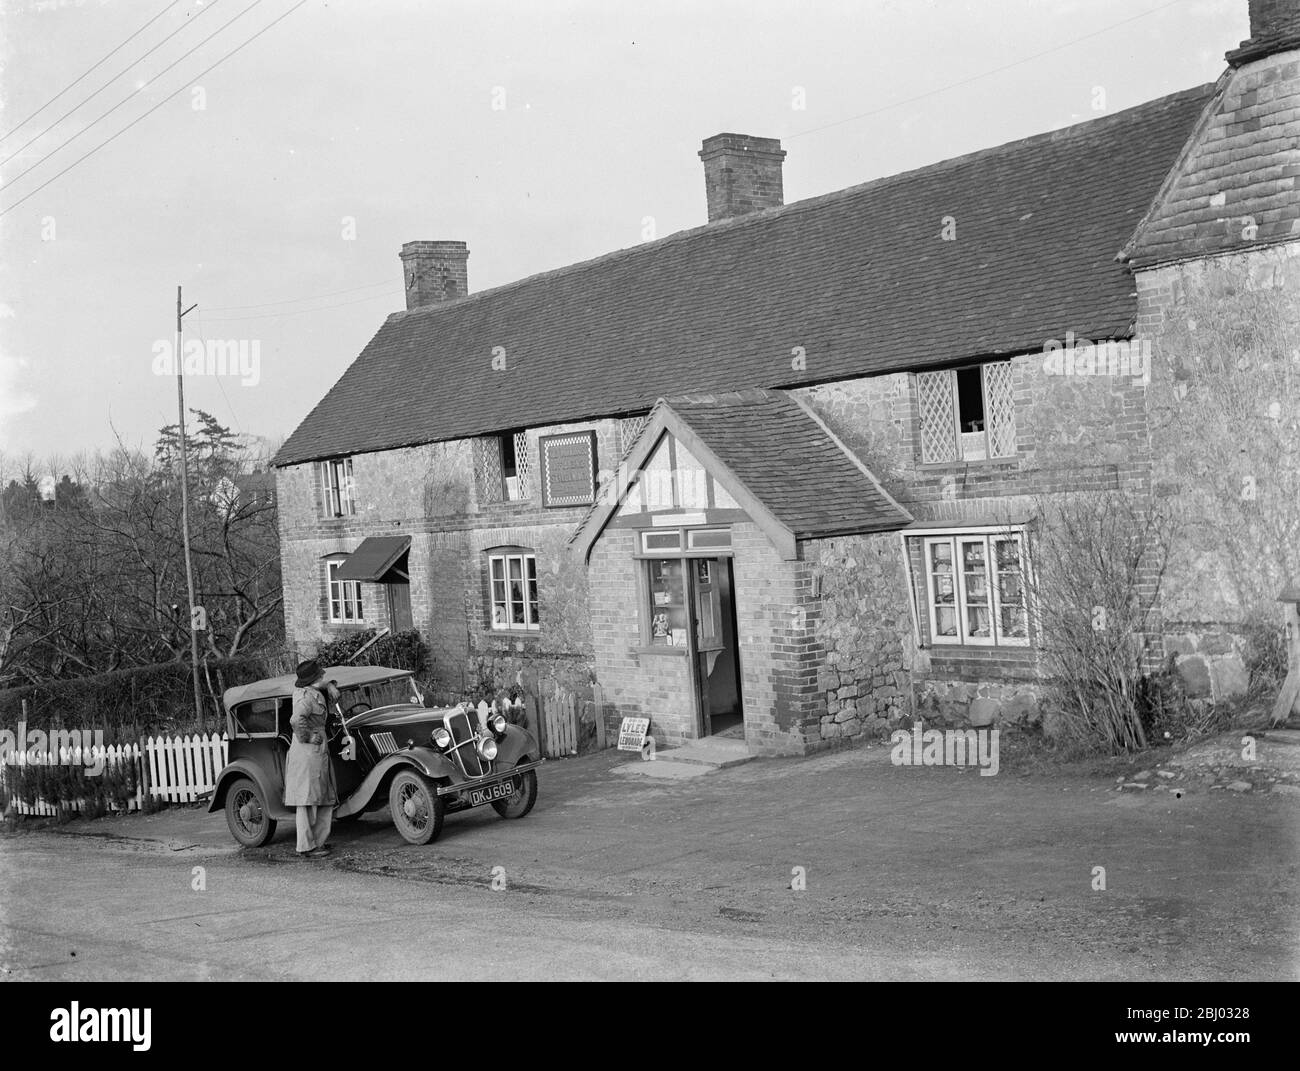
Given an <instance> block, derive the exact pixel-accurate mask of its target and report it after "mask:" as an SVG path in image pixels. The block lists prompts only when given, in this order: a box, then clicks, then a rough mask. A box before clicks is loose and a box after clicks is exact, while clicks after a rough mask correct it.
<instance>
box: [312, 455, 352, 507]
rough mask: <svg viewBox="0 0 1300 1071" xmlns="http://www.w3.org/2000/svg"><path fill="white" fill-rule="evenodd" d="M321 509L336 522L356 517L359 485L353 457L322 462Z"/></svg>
mask: <svg viewBox="0 0 1300 1071" xmlns="http://www.w3.org/2000/svg"><path fill="white" fill-rule="evenodd" d="M345 499H346V503H345ZM345 504H346V506H347V510H346V511H344V509H343V507H344V505H345ZM321 507H322V509H323V510H324V512H325V516H326V517H330V518H333V519H336V520H337V519H341V518H344V517H355V516H356V514H357V485H356V476H355V475H354V473H353V471H352V458H351V457H331V458H327V459H326V460H324V461H322V462H321Z"/></svg>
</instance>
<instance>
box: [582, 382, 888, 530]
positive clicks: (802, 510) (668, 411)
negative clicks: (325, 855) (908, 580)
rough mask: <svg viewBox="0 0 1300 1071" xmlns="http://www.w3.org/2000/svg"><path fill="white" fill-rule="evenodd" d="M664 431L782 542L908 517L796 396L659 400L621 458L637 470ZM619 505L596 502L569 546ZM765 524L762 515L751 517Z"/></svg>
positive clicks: (734, 394)
mask: <svg viewBox="0 0 1300 1071" xmlns="http://www.w3.org/2000/svg"><path fill="white" fill-rule="evenodd" d="M664 431H668V432H670V433H672V434H674V435H676V436H677V437H678V439H679V440H681V441H682V442H683V444H684V445H685V446H686V447H687V448H688V449H689V450H691V451H692V452H693V453H697V454H699V455H702V456H699V458H698V460H699V461H700V462H701V463H702V464H703V465H704V466H705V467H706V468H708V469H709V470H710V471H711V472H712V474H713V476H714V478H715V479H719V480H721V481H722V483H723V486H725V487H727V489H728V490H729V491H730V492H731V493H732V495H734V496H735V497H736V498H737V499H739V500H740V501H741V504H742V505H744V504H745V503H746V501H747V500H749V499H752V500H753V502H754V507H752V508H751V512H752V511H753V509H754V508H756V509H758V510H760V511H761V512H762V513H764V514H765V515H766V519H769V520H770V521H772V522H775V524H774V526H773V527H775V528H777V529H778V530H783V532H782V540H781V541H782V542H783V543H787V544H789V545H790V546H791V547H792V546H793V541H794V540H798V539H816V538H824V537H827V536H833V535H848V534H854V533H865V532H885V531H894V530H896V529H899V528H902V527H903V526H905V525H907V524H908V523H910V522H911V520H912V515H911V514H910V513H908V512H907V510H905V509H904V508H903V507H902V506H900V505H899V504H898V503H897V502H895V501H894V499H893V498H891V497H890V496H889V494H888V492H886V491H885V490H884V489H883V488H882V487H881V486H880V483H879V482H878V481H877V480H876V478H875V476H874V475H872V473H871V472H870V470H869V469H867V467H866V465H864V464H863V463H862V461H861V460H860V459H859V458H858V457H857V455H855V454H854V453H853V452H852V451H851V450H850V449H849V448H848V447H847V446H845V445H844V444H843V443H842V442H841V441H840V440H839V439H838V438H837V437H836V436H835V435H834V433H833V432H831V431H830V429H829V428H827V427H826V425H825V424H824V423H823V422H822V421H821V420H820V418H818V417H817V415H816V414H815V413H814V412H813V411H812V410H811V409H810V408H808V407H807V406H806V405H804V404H803V403H802V402H800V401H798V400H796V399H795V398H794V397H793V396H792V395H789V394H785V393H782V392H780V391H772V390H758V389H750V390H744V391H730V392H726V393H721V394H694V395H687V396H682V397H676V398H667V399H663V398H661V399H659V401H658V402H656V403H655V407H654V408H653V409H652V410H651V412H650V419H649V420H648V421H647V422H646V424H645V426H644V428H643V429H642V430H641V431H640V433H639V434H638V435H637V438H636V441H635V442H634V443H633V444H632V445H631V447H629V450H628V452H627V454H626V455H625V458H624V463H625V465H626V466H627V467H628V468H629V469H630V470H631V472H632V473H635V471H636V470H637V469H638V468H639V467H640V466H641V465H643V464H644V463H645V461H646V459H647V457H648V455H649V453H650V452H651V450H652V449H653V447H654V446H655V444H656V443H657V442H658V440H659V437H660V434H661V433H662V432H664ZM617 505H618V503H617V502H614V501H607V500H604V501H598V502H597V503H596V504H595V505H593V506H592V507H591V509H590V510H588V511H587V515H586V516H585V517H583V519H582V521H581V522H580V523H579V524H578V526H577V527H576V528H575V529H574V533H573V536H572V537H571V538H570V540H569V542H570V543H571V544H576V545H578V546H579V547H581V548H582V549H584V550H588V549H589V548H590V546H591V544H592V542H593V541H594V540H595V539H596V538H597V536H598V535H599V534H600V530H601V528H603V526H604V525H605V523H606V522H607V521H608V520H609V518H610V517H611V516H612V515H613V512H614V509H615V508H616V507H617ZM754 519H755V520H758V521H759V522H760V524H761V523H763V520H764V518H760V517H755V518H754Z"/></svg>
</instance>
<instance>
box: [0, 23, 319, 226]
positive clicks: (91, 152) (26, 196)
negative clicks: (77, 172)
mask: <svg viewBox="0 0 1300 1071" xmlns="http://www.w3.org/2000/svg"><path fill="white" fill-rule="evenodd" d="M306 2H307V0H298V3H296V4H294V5H293V7H291V8H289V10H288V11H286V12H285V13H284V14H283V15H280V16H279V17H278V18H276V19H274V20H272V21H271V22H269V23H267V24H266V25H265V26H263V27H262V28H261V29H260V30H258V31H257V33H255V34H253V36H252V37H249V38H248V39H247V40H245V41H244V42H243V43H242V44H238V45H236V46H235V47H234V48H232V49H231V50H230V51H229V52H227V53H226V54H225V55H224V56H222V57H221V58H220V59H219V60H217V62H216V63H214V64H212V65H211V66H210V67H206V68H205V69H204V70H202V71H200V72H199V73H198V74H196V75H195V76H194V77H193V78H191V79H189V80H188V81H187V82H186V83H185V84H184V85H182V86H181V87H180V88H179V89H177V90H175V91H174V92H172V93H169V94H168V95H167V96H165V97H163V99H162V100H160V101H159V102H158V103H157V104H155V105H154V106H153V107H152V108H150V109H149V110H148V111H147V112H145V113H144V114H143V115H140V116H137V117H136V118H135V119H132V120H131V122H129V123H127V125H126V126H124V127H122V129H121V130H119V131H118V132H117V133H116V134H114V135H112V136H111V137H109V138H105V139H104V140H103V141H101V142H100V143H99V144H98V145H96V146H95V147H94V148H93V149H91V150H89V151H88V152H84V153H82V154H81V155H80V156H78V157H77V158H76V159H75V160H73V161H72V163H70V164H69V165H68V166H67V167H65V168H64V169H63V170H62V171H58V172H56V173H55V174H54V175H52V176H50V177H49V178H47V179H46V180H45V181H44V182H42V183H41V184H40V185H39V186H37V187H36V189H34V190H32V191H31V193H27V194H24V195H23V196H22V197H20V198H18V200H16V201H15V202H14V203H13V204H11V205H9V207H8V208H3V209H0V216H4V215H8V214H9V213H10V212H12V211H13V210H14V209H15V208H17V207H18V206H19V205H20V204H22V203H23V202H24V201H27V200H29V199H31V198H32V197H35V196H36V195H37V194H38V193H40V192H41V190H43V189H45V187H46V186H48V185H49V184H50V183H51V182H54V181H56V180H58V179H60V178H62V177H63V176H64V175H66V174H67V173H68V172H69V171H71V170H72V169H73V168H74V167H76V166H77V165H78V164H79V163H81V162H82V161H83V160H86V159H89V158H90V157H91V156H94V155H95V153H97V152H99V150H100V149H102V148H104V146H106V145H111V144H112V143H113V142H114V141H116V140H117V139H118V138H120V137H121V136H122V135H123V134H125V133H126V132H127V131H128V130H130V129H131V128H132V127H133V126H135V125H136V123H139V122H142V121H143V120H145V119H147V118H148V117H149V116H151V115H153V113H154V112H156V111H157V110H158V109H159V108H161V107H162V106H163V105H164V104H166V103H167V102H168V101H169V100H171V99H172V98H173V97H177V96H179V95H180V94H181V93H184V92H185V90H186V89H188V88H189V87H190V83H192V82H194V81H197V80H198V79H200V78H202V77H204V75H206V74H209V73H210V72H212V71H214V70H216V68H218V67H220V66H221V64H223V63H225V62H226V60H228V59H229V58H230V57H231V56H233V55H234V54H235V53H236V52H239V51H240V50H241V49H243V48H246V47H247V46H248V45H250V44H252V43H253V42H254V41H256V40H257V39H258V38H259V37H261V36H262V34H264V33H266V31H267V30H269V29H271V27H273V26H275V25H276V24H277V23H280V22H283V21H284V20H285V19H287V18H288V17H289V16H290V15H292V14H293V13H294V12H295V11H297V10H298V9H299V8H300V7H302V6H303V4H305V3H306Z"/></svg>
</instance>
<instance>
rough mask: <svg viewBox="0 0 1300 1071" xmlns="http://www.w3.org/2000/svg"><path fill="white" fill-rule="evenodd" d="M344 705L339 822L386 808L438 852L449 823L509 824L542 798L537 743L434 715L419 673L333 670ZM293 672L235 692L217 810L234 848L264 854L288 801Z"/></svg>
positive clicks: (338, 722) (287, 815)
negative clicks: (478, 811) (486, 815)
mask: <svg viewBox="0 0 1300 1071" xmlns="http://www.w3.org/2000/svg"><path fill="white" fill-rule="evenodd" d="M325 673H326V676H327V677H328V679H330V680H332V681H334V682H335V684H336V685H337V686H338V689H339V692H340V699H339V702H338V703H337V704H334V706H333V707H332V709H331V712H330V720H329V733H328V735H329V750H330V755H331V758H332V761H333V764H334V778H335V781H336V783H337V785H338V795H339V805H338V808H337V809H336V810H335V812H334V817H335V820H336V821H337V820H347V819H354V818H359V817H361V815H362V814H364V813H365V812H366V811H373V810H377V809H379V808H381V807H383V806H384V805H385V804H387V805H388V808H389V811H390V813H391V814H392V819H393V825H395V826H396V827H397V831H398V832H399V833H400V834H401V835H402V837H403V838H404V839H405V840H407V841H409V842H410V843H411V844H429V843H431V842H432V841H433V840H434V839H435V838H436V837H437V836H438V834H439V832H441V830H442V820H443V817H444V816H445V815H446V814H448V813H450V812H454V811H464V810H468V809H469V808H471V807H478V806H481V805H482V804H485V803H490V804H491V805H492V807H493V808H494V809H495V810H496V812H497V814H499V815H501V817H502V818H523V817H524V815H526V814H527V813H528V812H529V811H531V810H532V809H533V804H534V803H535V802H536V801H537V772H536V771H537V767H539V766H540V765H541V764H542V759H541V758H540V757H539V750H538V747H537V740H536V738H535V737H534V736H533V735H532V733H530V732H528V731H527V730H526V729H523V728H521V727H519V726H517V725H511V724H509V723H508V722H507V721H506V719H505V718H504V717H502V716H501V715H500V714H492V713H487V714H480V713H479V712H478V711H477V710H475V709H474V708H473V707H469V706H465V705H459V706H454V707H443V708H436V707H432V708H431V707H426V706H425V705H424V699H423V696H421V694H420V691H419V689H418V688H417V687H416V685H415V681H414V679H413V678H412V677H411V674H410V673H407V672H405V671H403V670H398V669H385V668H381V667H378V666H333V667H331V668H329V669H327V670H326V671H325ZM293 683H294V678H293V675H292V674H290V675H288V676H284V677H272V678H269V679H267V680H261V681H256V682H255V683H253V684H244V685H240V686H239V687H237V688H229V689H227V690H226V693H225V695H224V696H223V697H222V702H223V704H224V706H225V708H226V736H227V739H228V740H229V747H230V753H229V761H228V762H227V764H226V767H225V768H224V769H223V770H222V771H221V773H220V775H219V776H218V777H217V784H216V788H215V789H214V790H213V793H212V802H211V805H210V806H209V807H208V811H209V813H213V812H216V811H218V810H221V809H223V808H224V810H225V812H226V822H227V823H228V824H229V826H230V832H231V833H232V834H233V835H234V838H235V840H237V841H239V843H240V844H244V845H247V846H248V847H252V848H255V847H259V846H261V845H263V844H265V843H266V842H267V841H269V840H270V839H271V837H272V836H273V835H274V834H275V826H276V822H277V821H280V820H292V819H293V817H294V812H293V810H292V809H291V808H288V807H286V806H285V805H284V763H285V758H286V756H287V755H288V753H289V743H290V740H291V739H292V729H291V727H290V725H289V717H290V715H291V714H292V713H293V698H292V697H293Z"/></svg>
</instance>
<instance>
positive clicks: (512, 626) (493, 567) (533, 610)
mask: <svg viewBox="0 0 1300 1071" xmlns="http://www.w3.org/2000/svg"><path fill="white" fill-rule="evenodd" d="M512 562H517V563H518V564H519V579H520V582H521V583H522V591H521V599H520V600H516V599H515V598H514V595H513V592H512V591H511V590H510V584H511V582H512V580H513V578H512V577H511V575H510V565H511V563H512ZM530 583H531V584H532V585H533V587H534V588H535V587H536V586H537V555H536V554H533V553H531V552H528V551H516V552H514V553H504V554H489V555H488V607H489V613H490V621H489V624H490V625H491V628H492V631H494V632H519V631H521V630H526V631H529V632H537V631H539V630H540V629H541V627H542V625H541V621H540V620H539V619H538V618H539V613H538V601H539V600H538V597H537V594H536V593H535V592H533V593H530V591H529V584H530ZM498 584H500V585H501V586H500V587H499V588H498V587H497V585H498ZM498 593H500V595H501V597H500V598H498V597H497V596H498ZM516 602H518V603H519V604H520V605H521V606H522V609H523V617H524V620H523V622H522V623H520V622H517V621H515V620H514V607H515V605H516ZM498 606H504V607H505V618H506V619H505V620H504V621H499V620H498V619H497V607H498Z"/></svg>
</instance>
